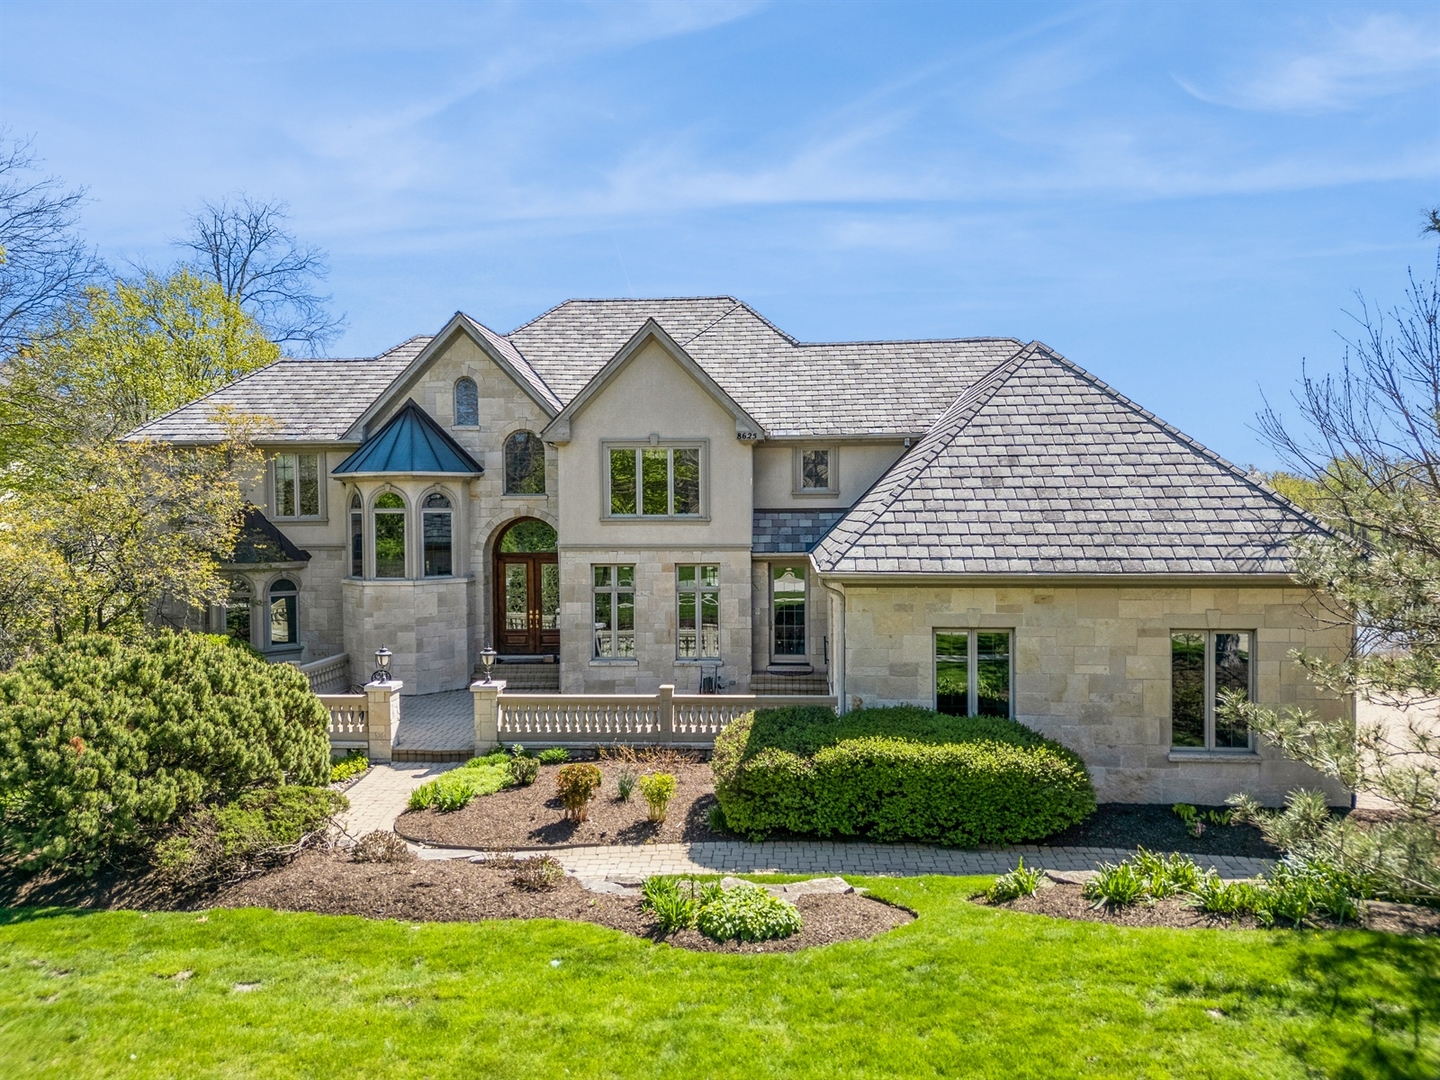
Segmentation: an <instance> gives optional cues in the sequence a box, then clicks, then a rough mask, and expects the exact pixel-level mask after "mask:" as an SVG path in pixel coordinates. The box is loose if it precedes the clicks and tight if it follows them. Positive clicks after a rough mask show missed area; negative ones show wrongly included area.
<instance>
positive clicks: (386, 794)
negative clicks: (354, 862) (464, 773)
mask: <svg viewBox="0 0 1440 1080" xmlns="http://www.w3.org/2000/svg"><path fill="white" fill-rule="evenodd" d="M451 768H454V765H453V764H451V763H449V762H439V763H429V762H426V763H420V762H417V763H414V764H407V763H405V762H400V763H397V764H395V765H376V766H375V767H374V768H373V769H371V770H370V771H369V772H367V773H366V774H365V775H364V776H362V777H361V778H360V779H359V780H357V781H356V782H355V783H354V784H352V785H351V786H350V788H349V790H348V791H346V792H345V797H346V798H347V799H349V800H350V809H349V810H347V811H345V813H344V814H342V815H341V816H340V827H341V828H342V829H343V830H344V831H345V833H346V834H347V835H348V836H349V837H350V839H351V840H358V839H360V837H362V836H364V835H365V834H366V833H368V832H374V831H375V830H376V829H392V828H394V827H395V819H396V818H397V817H399V816H400V815H401V814H402V813H403V812H404V811H405V806H406V804H407V803H408V802H409V801H410V792H412V791H414V790H415V789H416V788H417V787H419V786H420V785H421V784H423V783H425V782H426V781H427V780H433V779H435V777H437V776H439V775H440V774H441V773H442V772H444V771H445V770H446V769H451Z"/></svg>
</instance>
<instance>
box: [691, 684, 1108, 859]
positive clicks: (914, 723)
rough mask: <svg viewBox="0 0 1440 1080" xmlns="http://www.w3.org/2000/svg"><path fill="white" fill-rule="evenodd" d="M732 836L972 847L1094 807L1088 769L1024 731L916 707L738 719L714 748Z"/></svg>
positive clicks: (800, 710)
mask: <svg viewBox="0 0 1440 1080" xmlns="http://www.w3.org/2000/svg"><path fill="white" fill-rule="evenodd" d="M711 766H712V768H713V770H714V773H715V796H716V798H717V799H718V800H719V803H720V808H721V810H722V811H723V813H724V818H725V824H726V826H727V827H728V828H729V829H730V831H732V832H735V833H738V834H739V835H741V836H745V837H749V838H752V839H761V838H763V837H765V836H767V835H769V834H770V833H773V832H777V831H782V830H783V831H786V832H792V833H798V834H802V835H811V836H833V835H837V834H838V835H842V836H867V837H870V838H872V839H875V840H882V841H892V840H920V841H928V842H931V843H942V844H957V845H974V844H1005V843H1018V842H1021V841H1025V840H1036V839H1039V838H1041V837H1044V836H1048V835H1050V834H1051V833H1053V832H1056V831H1058V830H1060V829H1064V828H1067V827H1068V826H1070V825H1073V824H1075V823H1076V822H1078V821H1081V820H1083V819H1084V818H1085V817H1086V816H1087V815H1089V814H1090V813H1091V812H1092V811H1093V810H1094V809H1095V791H1094V788H1093V787H1092V786H1091V784H1090V776H1089V773H1088V772H1086V769H1085V765H1084V762H1082V761H1081V760H1080V758H1079V756H1078V755H1076V754H1075V753H1074V752H1072V751H1071V750H1069V749H1067V748H1066V747H1064V746H1062V745H1060V744H1059V743H1057V742H1054V741H1053V740H1051V739H1047V738H1044V737H1043V736H1041V735H1040V734H1038V733H1037V732H1035V731H1032V730H1031V729H1030V728H1027V727H1025V725H1023V724H1019V723H1016V722H1015V721H1013V720H1008V719H1004V718H1000V717H991V716H977V717H959V716H946V715H944V714H942V713H937V712H933V711H931V710H929V709H921V708H917V707H913V706H898V707H893V708H873V709H859V710H856V711H855V712H851V713H847V714H845V715H844V716H836V715H835V714H834V713H833V712H831V711H830V710H829V709H826V708H823V707H815V706H805V707H797V708H788V709H762V710H759V711H756V712H753V713H748V714H746V715H744V716H741V717H737V718H736V719H735V720H734V721H733V722H732V723H731V724H730V725H729V727H727V728H726V729H725V731H724V732H722V733H721V734H720V736H719V737H718V738H717V739H716V740H715V751H714V755H713V757H712V758H711Z"/></svg>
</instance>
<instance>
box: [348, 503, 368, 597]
mask: <svg viewBox="0 0 1440 1080" xmlns="http://www.w3.org/2000/svg"><path fill="white" fill-rule="evenodd" d="M350 576H351V577H364V576H365V504H364V503H362V502H361V501H360V493H359V492H358V491H357V492H356V493H355V494H354V495H352V496H350Z"/></svg>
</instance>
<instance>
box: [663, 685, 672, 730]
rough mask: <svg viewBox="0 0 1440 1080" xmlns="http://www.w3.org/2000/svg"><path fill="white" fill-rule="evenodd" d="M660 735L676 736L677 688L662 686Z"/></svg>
mask: <svg viewBox="0 0 1440 1080" xmlns="http://www.w3.org/2000/svg"><path fill="white" fill-rule="evenodd" d="M660 734H662V735H673V734H675V686H674V684H673V683H661V684H660Z"/></svg>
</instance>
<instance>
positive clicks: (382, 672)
mask: <svg viewBox="0 0 1440 1080" xmlns="http://www.w3.org/2000/svg"><path fill="white" fill-rule="evenodd" d="M393 655H394V654H393V653H392V652H391V651H390V650H389V649H387V648H386V647H385V646H384V645H381V646H380V648H378V649H376V650H375V674H373V675H371V676H370V681H371V682H378V683H387V682H389V681H390V657H391V656H393Z"/></svg>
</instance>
